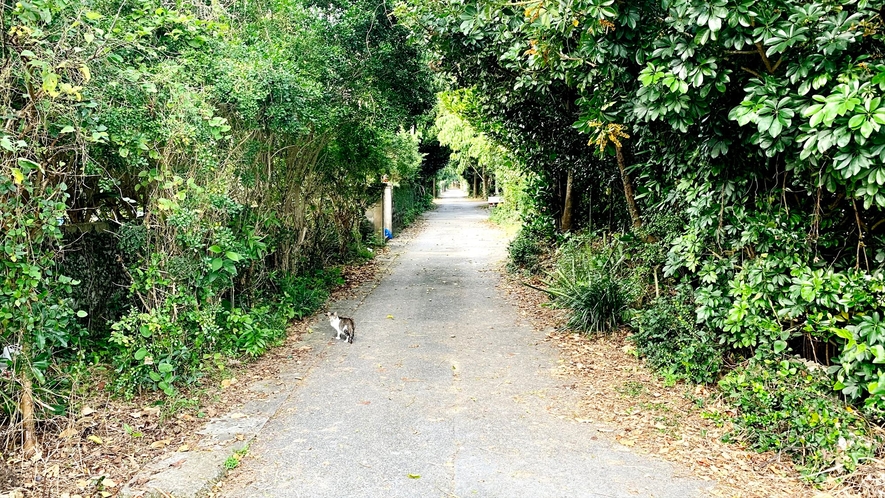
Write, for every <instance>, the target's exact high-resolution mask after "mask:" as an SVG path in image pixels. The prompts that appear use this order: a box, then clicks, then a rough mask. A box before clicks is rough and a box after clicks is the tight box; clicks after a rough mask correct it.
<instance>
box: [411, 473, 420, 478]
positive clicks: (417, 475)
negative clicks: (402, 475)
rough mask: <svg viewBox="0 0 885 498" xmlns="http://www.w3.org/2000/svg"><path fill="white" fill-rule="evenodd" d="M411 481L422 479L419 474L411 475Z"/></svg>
mask: <svg viewBox="0 0 885 498" xmlns="http://www.w3.org/2000/svg"><path fill="white" fill-rule="evenodd" d="M409 479H421V476H420V475H419V474H409Z"/></svg>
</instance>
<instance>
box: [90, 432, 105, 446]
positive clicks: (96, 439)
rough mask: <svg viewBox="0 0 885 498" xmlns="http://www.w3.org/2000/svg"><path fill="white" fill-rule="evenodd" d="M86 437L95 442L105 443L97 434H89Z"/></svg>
mask: <svg viewBox="0 0 885 498" xmlns="http://www.w3.org/2000/svg"><path fill="white" fill-rule="evenodd" d="M86 439H88V440H90V441H92V442H93V443H95V444H104V441H102V439H101V438H100V437H98V436H96V435H95V434H93V435H91V436H89V437H88V438H86Z"/></svg>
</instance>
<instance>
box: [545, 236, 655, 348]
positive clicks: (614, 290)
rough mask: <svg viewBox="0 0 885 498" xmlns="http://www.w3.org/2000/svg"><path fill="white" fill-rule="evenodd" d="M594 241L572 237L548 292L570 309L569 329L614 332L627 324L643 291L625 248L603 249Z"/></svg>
mask: <svg viewBox="0 0 885 498" xmlns="http://www.w3.org/2000/svg"><path fill="white" fill-rule="evenodd" d="M594 242H595V241H594V240H593V239H592V238H584V237H572V238H571V239H569V240H567V242H566V243H565V244H564V245H563V247H562V248H561V250H560V255H559V259H558V261H557V264H556V269H555V270H554V272H553V273H552V274H551V275H549V276H548V280H547V289H546V292H547V293H549V294H550V295H551V296H552V298H553V299H552V301H553V304H554V305H556V306H561V307H564V308H567V309H568V310H569V319H568V326H569V327H570V328H572V329H574V330H578V331H581V332H588V333H592V332H611V331H613V330H615V329H617V328H618V327H619V326H620V325H622V324H624V323H625V321H626V318H627V316H628V313H627V311H628V307H629V304H630V303H631V302H632V301H635V300H636V299H637V298H638V297H639V295H640V293H641V289H640V287H639V286H637V285H636V281H635V279H633V278H630V277H628V275H629V274H630V271H629V269H627V265H626V254H625V253H624V252H623V248H624V246H623V245H619V244H618V245H613V246H603V247H599V246H596V245H595V244H594Z"/></svg>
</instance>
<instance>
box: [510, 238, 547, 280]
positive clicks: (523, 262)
mask: <svg viewBox="0 0 885 498" xmlns="http://www.w3.org/2000/svg"><path fill="white" fill-rule="evenodd" d="M507 253H508V255H509V256H510V258H509V261H508V262H507V269H508V270H510V271H512V272H518V271H524V272H527V273H537V272H538V271H540V269H541V256H542V255H543V254H544V242H543V239H542V238H541V237H540V236H538V235H537V234H535V233H533V232H532V231H530V230H526V229H522V230H520V231H519V233H517V234H516V237H515V238H514V239H513V240H512V241H510V245H508V246H507Z"/></svg>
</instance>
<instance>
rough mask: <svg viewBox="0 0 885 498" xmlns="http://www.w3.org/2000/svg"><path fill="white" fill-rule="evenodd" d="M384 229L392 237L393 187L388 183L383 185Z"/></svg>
mask: <svg viewBox="0 0 885 498" xmlns="http://www.w3.org/2000/svg"><path fill="white" fill-rule="evenodd" d="M384 228H385V229H386V230H389V231H390V236H391V237H393V187H391V186H390V184H389V183H388V184H386V185H384Z"/></svg>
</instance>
